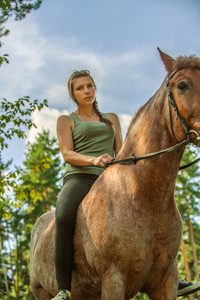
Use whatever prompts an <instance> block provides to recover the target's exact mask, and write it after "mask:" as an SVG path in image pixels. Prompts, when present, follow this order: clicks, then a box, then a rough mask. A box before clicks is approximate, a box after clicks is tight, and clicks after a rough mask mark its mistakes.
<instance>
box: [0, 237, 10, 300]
mask: <svg viewBox="0 0 200 300" xmlns="http://www.w3.org/2000/svg"><path fill="white" fill-rule="evenodd" d="M2 250H3V248H2V241H1V232H0V252H1V257H2V265H3V275H4V280H5V285H6V292H7V296H8V300H9V299H10V293H9V287H8V278H7V274H6V266H5V261H4V256H3V251H2Z"/></svg>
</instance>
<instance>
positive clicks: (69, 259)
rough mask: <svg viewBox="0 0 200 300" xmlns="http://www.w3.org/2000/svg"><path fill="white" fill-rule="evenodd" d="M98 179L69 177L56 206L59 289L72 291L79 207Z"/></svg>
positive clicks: (55, 258) (56, 250)
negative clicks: (75, 235) (74, 247)
mask: <svg viewBox="0 0 200 300" xmlns="http://www.w3.org/2000/svg"><path fill="white" fill-rule="evenodd" d="M97 178H98V176H97V175H92V174H72V175H67V176H66V177H65V178H64V181H63V187H62V190H61V192H60V195H59V197H58V201H57V204H56V221H55V243H54V262H55V267H56V279H57V283H58V289H59V290H60V289H66V290H71V276H72V268H73V236H74V230H75V223H76V213H77V210H78V206H79V204H80V203H81V201H82V200H83V198H84V197H85V196H86V195H87V193H88V192H89V190H90V188H91V186H92V185H93V183H94V182H95V180H96V179H97Z"/></svg>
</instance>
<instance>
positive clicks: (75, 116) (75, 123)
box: [70, 112, 82, 127]
mask: <svg viewBox="0 0 200 300" xmlns="http://www.w3.org/2000/svg"><path fill="white" fill-rule="evenodd" d="M70 116H71V117H72V119H73V121H74V127H75V125H77V124H79V123H81V122H82V120H81V119H79V117H78V116H77V115H76V114H75V113H74V112H73V113H71V114H70Z"/></svg>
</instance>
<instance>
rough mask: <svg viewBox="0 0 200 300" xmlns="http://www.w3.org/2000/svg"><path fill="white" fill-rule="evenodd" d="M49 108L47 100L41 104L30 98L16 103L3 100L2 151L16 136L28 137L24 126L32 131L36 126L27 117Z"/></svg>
mask: <svg viewBox="0 0 200 300" xmlns="http://www.w3.org/2000/svg"><path fill="white" fill-rule="evenodd" d="M44 106H48V104H47V100H46V99H45V100H44V101H43V103H39V102H38V100H34V101H33V102H31V101H30V98H29V96H25V97H23V98H19V99H18V100H16V101H15V102H14V103H13V102H9V101H7V100H6V99H5V98H3V100H2V102H1V105H0V146H1V150H3V149H4V148H5V147H6V148H7V147H8V144H7V142H6V139H10V140H11V139H12V138H13V137H14V136H18V138H24V137H26V134H25V131H24V130H22V126H25V127H26V128H28V129H31V127H32V126H34V127H36V125H35V124H34V123H33V122H32V121H31V119H30V118H27V116H29V117H30V116H31V114H32V112H33V111H35V110H36V109H38V110H39V111H40V110H41V109H42V108H43V107H44Z"/></svg>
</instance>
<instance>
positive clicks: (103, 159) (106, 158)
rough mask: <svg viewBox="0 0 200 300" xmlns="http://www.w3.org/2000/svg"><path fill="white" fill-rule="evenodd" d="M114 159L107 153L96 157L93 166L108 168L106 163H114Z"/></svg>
mask: <svg viewBox="0 0 200 300" xmlns="http://www.w3.org/2000/svg"><path fill="white" fill-rule="evenodd" d="M113 160H114V158H113V157H112V156H110V155H109V154H107V153H105V154H103V155H101V156H99V157H95V158H94V160H93V164H94V166H96V167H103V168H106V165H105V163H108V162H110V161H113Z"/></svg>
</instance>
